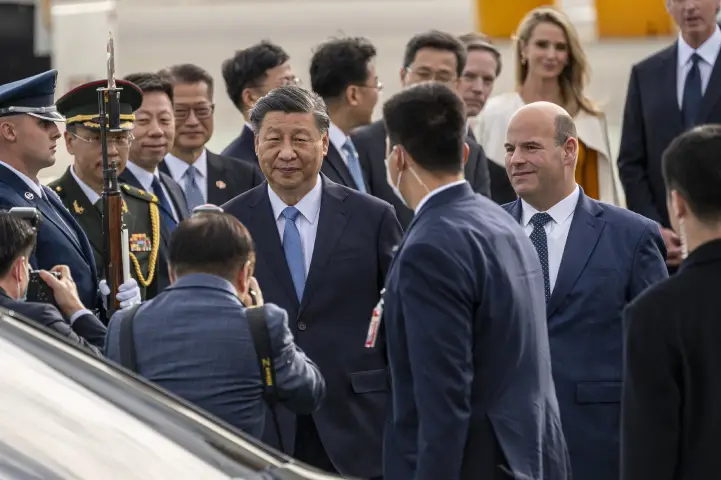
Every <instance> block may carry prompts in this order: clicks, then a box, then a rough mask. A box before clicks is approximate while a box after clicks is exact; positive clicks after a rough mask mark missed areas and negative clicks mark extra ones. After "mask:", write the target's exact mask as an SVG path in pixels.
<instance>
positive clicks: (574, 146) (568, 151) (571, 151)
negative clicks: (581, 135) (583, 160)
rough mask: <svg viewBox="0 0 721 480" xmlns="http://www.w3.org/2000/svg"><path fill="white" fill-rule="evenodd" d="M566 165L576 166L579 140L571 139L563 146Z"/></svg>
mask: <svg viewBox="0 0 721 480" xmlns="http://www.w3.org/2000/svg"><path fill="white" fill-rule="evenodd" d="M563 151H564V163H565V164H566V165H574V164H575V163H576V160H578V140H577V139H575V138H574V137H570V138H569V139H568V140H566V143H565V144H564V145H563Z"/></svg>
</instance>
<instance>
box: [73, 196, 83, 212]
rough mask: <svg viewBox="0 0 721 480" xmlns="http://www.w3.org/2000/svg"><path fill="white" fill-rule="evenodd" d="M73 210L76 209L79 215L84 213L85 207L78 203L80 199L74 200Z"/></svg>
mask: <svg viewBox="0 0 721 480" xmlns="http://www.w3.org/2000/svg"><path fill="white" fill-rule="evenodd" d="M73 210H75V213H77V214H78V215H82V213H83V212H84V211H85V209H84V208H83V207H81V206H80V205H78V201H77V200H75V201H74V202H73Z"/></svg>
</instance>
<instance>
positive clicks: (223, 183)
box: [215, 180, 225, 190]
mask: <svg viewBox="0 0 721 480" xmlns="http://www.w3.org/2000/svg"><path fill="white" fill-rule="evenodd" d="M215 186H216V187H218V188H219V189H221V190H223V189H225V182H224V181H222V180H218V181H217V182H215Z"/></svg>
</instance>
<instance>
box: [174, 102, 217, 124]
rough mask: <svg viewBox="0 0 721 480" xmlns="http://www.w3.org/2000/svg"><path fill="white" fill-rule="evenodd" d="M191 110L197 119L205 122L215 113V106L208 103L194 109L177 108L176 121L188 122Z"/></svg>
mask: <svg viewBox="0 0 721 480" xmlns="http://www.w3.org/2000/svg"><path fill="white" fill-rule="evenodd" d="M191 110H192V111H193V112H194V113H195V118H197V119H198V120H205V119H206V118H210V117H211V116H212V115H213V112H214V111H215V105H214V104H212V103H208V104H205V105H195V106H192V107H190V106H189V107H186V106H182V107H181V106H178V107H175V119H176V120H186V119H187V118H188V117H189V116H190V111H191Z"/></svg>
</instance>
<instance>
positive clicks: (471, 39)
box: [458, 32, 503, 77]
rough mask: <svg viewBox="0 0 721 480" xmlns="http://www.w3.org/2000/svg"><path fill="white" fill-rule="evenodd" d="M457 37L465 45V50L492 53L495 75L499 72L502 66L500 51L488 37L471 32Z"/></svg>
mask: <svg viewBox="0 0 721 480" xmlns="http://www.w3.org/2000/svg"><path fill="white" fill-rule="evenodd" d="M458 39H459V40H460V41H461V42H463V44H464V45H465V46H466V52H488V53H490V54H491V55H493V58H495V59H496V77H498V76H499V75H500V74H501V70H502V68H503V63H502V62H501V52H500V51H499V50H498V49H497V48H496V46H495V45H493V42H492V41H491V39H490V37H488V36H487V35H484V34H482V33H477V32H471V33H465V34H463V35H461V36H460V37H458ZM466 57H468V55H466Z"/></svg>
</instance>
